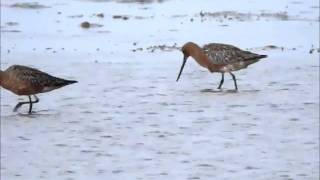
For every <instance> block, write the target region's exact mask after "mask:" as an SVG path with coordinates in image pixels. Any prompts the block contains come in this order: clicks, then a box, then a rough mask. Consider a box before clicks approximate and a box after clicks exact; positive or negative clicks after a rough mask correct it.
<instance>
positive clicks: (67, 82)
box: [66, 80, 78, 85]
mask: <svg viewBox="0 0 320 180" xmlns="http://www.w3.org/2000/svg"><path fill="white" fill-rule="evenodd" d="M74 83H78V81H74V80H68V81H66V84H67V85H69V84H74Z"/></svg>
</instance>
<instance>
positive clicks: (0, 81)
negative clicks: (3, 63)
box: [0, 70, 5, 86]
mask: <svg viewBox="0 0 320 180" xmlns="http://www.w3.org/2000/svg"><path fill="white" fill-rule="evenodd" d="M4 76H5V73H4V72H3V71H1V70H0V86H2V81H3V79H4Z"/></svg>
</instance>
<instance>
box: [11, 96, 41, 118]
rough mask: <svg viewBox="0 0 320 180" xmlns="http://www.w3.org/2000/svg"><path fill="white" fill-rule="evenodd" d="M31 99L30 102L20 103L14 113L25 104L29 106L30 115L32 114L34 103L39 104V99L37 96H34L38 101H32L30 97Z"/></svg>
mask: <svg viewBox="0 0 320 180" xmlns="http://www.w3.org/2000/svg"><path fill="white" fill-rule="evenodd" d="M28 97H29V101H26V102H19V103H18V104H17V105H16V106H15V108H14V109H13V112H16V111H17V110H18V109H19V108H20V107H21V106H22V105H24V104H29V114H30V113H31V110H32V103H37V102H39V98H38V97H37V96H36V95H33V97H34V98H35V99H36V100H35V101H32V100H31V96H28Z"/></svg>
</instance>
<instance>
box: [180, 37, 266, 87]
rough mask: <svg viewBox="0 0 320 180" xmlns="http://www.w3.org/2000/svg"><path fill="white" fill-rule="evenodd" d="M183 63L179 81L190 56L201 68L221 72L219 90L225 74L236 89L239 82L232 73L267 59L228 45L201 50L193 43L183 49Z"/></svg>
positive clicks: (187, 44)
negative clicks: (230, 77)
mask: <svg viewBox="0 0 320 180" xmlns="http://www.w3.org/2000/svg"><path fill="white" fill-rule="evenodd" d="M182 52H183V55H184V57H183V63H182V66H181V69H180V72H179V75H178V78H177V81H178V80H179V78H180V76H181V73H182V70H183V68H184V65H185V63H186V61H187V59H188V57H189V56H191V57H193V58H194V59H195V60H196V61H197V62H198V64H199V65H200V66H202V67H205V68H207V69H208V70H209V71H210V72H212V73H213V72H220V73H221V74H222V79H221V81H220V84H219V87H218V89H220V88H221V86H222V84H223V82H224V73H225V72H228V73H230V75H231V76H232V78H233V81H234V84H235V88H236V90H237V89H238V87H237V82H236V78H235V76H234V74H233V73H232V71H237V70H240V69H243V68H246V67H248V66H249V65H250V64H253V63H255V62H257V61H259V60H260V59H261V58H265V57H267V56H266V55H259V54H255V53H252V52H249V51H244V50H241V49H239V48H237V47H235V46H232V45H228V44H218V43H210V44H206V45H204V46H203V47H202V48H200V47H199V46H198V45H197V44H195V43H193V42H188V43H186V44H185V45H184V46H183V47H182Z"/></svg>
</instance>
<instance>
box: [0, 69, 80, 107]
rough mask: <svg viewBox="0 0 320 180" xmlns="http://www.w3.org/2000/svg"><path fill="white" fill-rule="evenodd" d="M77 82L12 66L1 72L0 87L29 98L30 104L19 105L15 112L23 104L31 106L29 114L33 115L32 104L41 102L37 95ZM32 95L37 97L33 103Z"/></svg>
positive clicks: (36, 70) (35, 70)
mask: <svg viewBox="0 0 320 180" xmlns="http://www.w3.org/2000/svg"><path fill="white" fill-rule="evenodd" d="M76 82H77V81H70V80H65V79H61V78H57V77H54V76H51V75H49V74H47V73H45V72H42V71H39V70H38V69H34V68H30V67H27V66H21V65H13V66H10V67H9V68H8V69H7V70H5V71H1V70H0V86H2V87H3V88H5V89H7V90H9V91H11V92H13V93H15V94H17V95H26V96H29V102H20V103H18V104H17V105H16V107H15V108H14V111H16V110H17V109H18V108H19V107H20V106H21V105H23V104H29V105H30V107H29V113H31V110H32V104H33V103H37V102H39V99H38V98H37V97H36V96H35V94H38V93H44V92H49V91H52V90H54V89H58V88H61V87H63V86H66V85H69V84H73V83H76ZM31 95H33V96H34V97H35V99H36V100H35V101H31Z"/></svg>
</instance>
